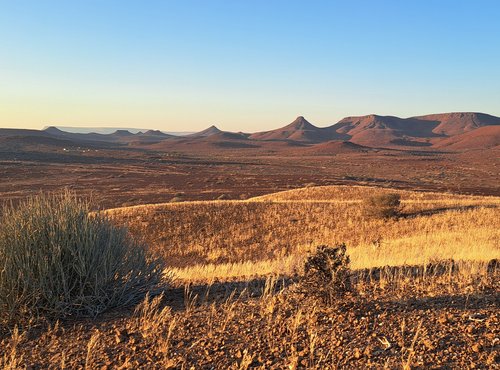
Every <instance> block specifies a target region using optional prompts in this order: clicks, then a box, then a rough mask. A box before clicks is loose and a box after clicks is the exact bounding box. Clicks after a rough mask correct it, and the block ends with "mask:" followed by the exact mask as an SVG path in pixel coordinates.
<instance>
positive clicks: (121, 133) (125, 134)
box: [111, 130, 133, 136]
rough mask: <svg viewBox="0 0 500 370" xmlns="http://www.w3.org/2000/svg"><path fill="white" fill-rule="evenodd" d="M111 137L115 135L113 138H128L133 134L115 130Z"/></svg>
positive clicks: (127, 131)
mask: <svg viewBox="0 0 500 370" xmlns="http://www.w3.org/2000/svg"><path fill="white" fill-rule="evenodd" d="M111 135H115V136H130V135H133V133H131V132H130V131H129V130H116V131H115V132H113V133H112V134H111Z"/></svg>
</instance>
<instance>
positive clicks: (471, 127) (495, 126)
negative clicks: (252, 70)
mask: <svg viewBox="0 0 500 370" xmlns="http://www.w3.org/2000/svg"><path fill="white" fill-rule="evenodd" d="M26 138H30V140H28V141H29V143H30V144H31V145H33V144H35V143H36V140H37V139H36V138H38V140H39V141H40V143H45V144H47V143H50V144H51V145H55V144H54V143H57V142H58V140H59V141H60V143H61V145H65V146H67V145H69V144H68V143H72V144H73V145H88V144H91V143H94V144H96V145H108V146H110V145H111V146H112V145H117V146H124V145H125V146H135V147H144V148H145V149H153V150H169V149H171V150H177V149H178V150H185V149H187V148H190V149H192V150H196V149H197V148H205V149H207V148H211V149H220V150H224V149H229V150H231V149H232V150H235V149H252V148H253V149H258V148H265V149H266V150H277V149H280V148H302V147H304V153H309V154H329V153H336V152H352V151H365V152H366V151H370V150H373V149H396V150H415V149H418V150H433V149H435V150H440V151H443V150H444V151H447V150H450V151H465V150H474V149H492V148H493V149H498V147H499V145H500V118H499V117H495V116H492V115H488V114H484V113H470V112H465V113H443V114H431V115H425V116H416V117H410V118H399V117H395V116H379V115H374V114H372V115H367V116H357V117H346V118H344V119H342V120H340V121H339V122H338V123H336V124H333V125H331V126H328V127H317V126H315V125H313V124H312V123H310V122H309V121H307V120H306V119H305V118H304V117H302V116H299V117H297V118H296V119H295V120H294V121H293V122H291V123H290V124H288V125H285V126H283V127H281V128H277V129H274V130H269V131H263V132H257V133H251V134H248V133H242V132H237V133H235V132H227V131H222V130H220V129H219V128H217V127H215V126H210V127H209V128H207V129H205V130H203V131H200V132H197V133H194V134H189V135H183V136H174V135H170V134H166V133H163V132H161V131H159V130H148V131H144V132H138V133H131V132H130V131H128V130H116V131H115V132H113V133H110V134H102V133H73V132H66V131H63V130H61V129H59V128H57V127H53V126H52V127H48V128H46V129H44V130H20V129H0V145H6V144H8V143H11V144H12V143H16V144H18V145H21V144H22V143H23V140H24V141H26ZM50 140H52V141H50ZM47 145H48V144H47Z"/></svg>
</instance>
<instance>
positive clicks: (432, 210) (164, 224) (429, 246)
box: [109, 186, 500, 280]
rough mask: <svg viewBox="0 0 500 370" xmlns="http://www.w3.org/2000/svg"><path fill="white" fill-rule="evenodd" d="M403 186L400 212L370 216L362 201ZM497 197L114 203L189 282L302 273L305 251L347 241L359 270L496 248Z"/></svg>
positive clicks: (339, 194)
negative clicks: (383, 216) (392, 196)
mask: <svg viewBox="0 0 500 370" xmlns="http://www.w3.org/2000/svg"><path fill="white" fill-rule="evenodd" d="M388 192H391V193H393V192H397V193H399V194H401V200H402V206H401V212H400V216H399V217H398V218H395V219H388V220H385V219H374V218H370V217H366V216H364V213H363V202H362V201H363V199H365V198H366V197H368V196H370V195H373V194H378V193H388ZM499 207H500V198H499V197H481V196H467V195H455V194H448V193H430V192H429V193H425V192H412V191H392V190H390V189H381V188H375V187H361V186H326V187H309V188H303V189H298V190H291V191H285V192H280V193H276V194H270V195H266V196H262V197H257V198H253V199H250V200H246V201H210V202H184V203H182V202H181V203H168V204H158V205H145V206H137V207H129V208H120V209H114V210H110V211H109V212H110V213H111V214H112V215H113V217H114V218H115V220H116V222H118V223H120V224H122V223H124V224H127V225H128V226H129V228H130V230H131V231H132V233H133V234H134V235H136V236H139V237H141V238H144V239H145V240H146V242H147V243H148V244H149V246H150V248H152V249H153V250H154V252H155V253H157V254H159V255H161V256H163V257H164V258H165V260H166V262H167V264H168V265H169V266H170V267H171V268H172V269H173V270H174V272H175V273H176V274H177V275H178V276H179V277H180V278H184V279H187V280H206V279H208V280H210V279H214V278H217V279H231V278H235V277H243V276H246V277H249V276H259V275H266V274H271V273H278V274H288V275H289V274H294V273H296V272H300V271H299V270H300V268H301V266H302V264H303V260H304V258H305V256H306V255H307V254H308V252H311V251H312V250H313V249H314V248H315V247H316V246H318V245H321V244H327V245H336V244H340V243H346V244H347V246H348V253H349V254H350V256H351V261H352V267H353V268H354V269H362V268H371V267H380V266H386V265H390V266H399V265H415V264H426V263H429V262H432V261H436V260H443V259H454V260H457V261H458V260H468V261H489V260H491V259H494V258H498V256H499V255H500V209H499Z"/></svg>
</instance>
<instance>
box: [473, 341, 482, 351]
mask: <svg viewBox="0 0 500 370" xmlns="http://www.w3.org/2000/svg"><path fill="white" fill-rule="evenodd" d="M481 349H482V346H481V344H479V343H476V344H474V345H473V346H472V350H473V351H474V352H476V353H477V352H481Z"/></svg>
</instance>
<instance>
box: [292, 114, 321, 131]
mask: <svg viewBox="0 0 500 370" xmlns="http://www.w3.org/2000/svg"><path fill="white" fill-rule="evenodd" d="M288 126H289V127H293V128H294V129H296V130H310V129H314V128H316V127H315V126H314V125H313V124H311V123H310V122H309V121H307V120H306V119H305V118H304V117H303V116H298V117H297V118H296V119H295V120H294V121H293V122H292V123H290V124H289V125H288Z"/></svg>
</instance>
